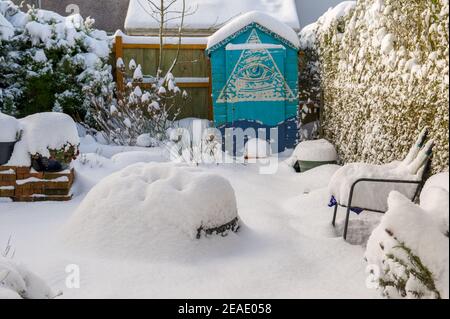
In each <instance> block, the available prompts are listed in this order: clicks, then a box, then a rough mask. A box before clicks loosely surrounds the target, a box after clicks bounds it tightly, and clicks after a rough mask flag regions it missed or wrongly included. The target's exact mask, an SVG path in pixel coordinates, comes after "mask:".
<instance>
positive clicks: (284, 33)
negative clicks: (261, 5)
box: [207, 11, 300, 50]
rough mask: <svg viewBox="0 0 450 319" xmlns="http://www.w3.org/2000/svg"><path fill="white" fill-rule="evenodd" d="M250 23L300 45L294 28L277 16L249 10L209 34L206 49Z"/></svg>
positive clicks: (296, 45)
mask: <svg viewBox="0 0 450 319" xmlns="http://www.w3.org/2000/svg"><path fill="white" fill-rule="evenodd" d="M251 23H257V24H259V25H261V26H262V27H264V28H266V29H268V30H270V31H272V32H274V33H275V34H277V35H279V36H280V37H281V38H283V39H285V40H286V41H288V42H290V43H291V44H292V45H293V46H295V47H296V48H299V47H300V42H299V39H298V36H297V34H296V32H295V31H294V29H292V28H291V27H290V26H288V25H287V24H284V23H283V22H281V21H280V20H278V19H277V18H274V17H272V16H270V15H268V14H265V13H262V12H259V11H251V12H248V13H245V14H242V15H240V16H239V17H236V18H234V19H233V20H231V21H230V22H229V23H227V24H226V25H225V26H223V27H222V28H220V29H219V30H218V31H217V32H216V33H214V34H213V35H212V36H210V37H209V39H208V45H207V50H209V49H211V48H212V47H213V46H215V45H216V44H218V43H220V42H222V41H223V40H225V39H227V38H228V37H230V36H232V35H233V34H235V33H236V32H238V31H239V30H241V29H242V28H245V27H246V26H248V25H249V24H251Z"/></svg>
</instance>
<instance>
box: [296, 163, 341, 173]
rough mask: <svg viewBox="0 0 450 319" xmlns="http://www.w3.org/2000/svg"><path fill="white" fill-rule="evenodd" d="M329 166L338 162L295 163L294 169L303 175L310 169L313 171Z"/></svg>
mask: <svg viewBox="0 0 450 319" xmlns="http://www.w3.org/2000/svg"><path fill="white" fill-rule="evenodd" d="M328 164H336V161H330V162H323V161H322V162H321V161H297V163H295V166H294V168H295V170H296V171H297V172H298V173H303V172H306V171H309V170H310V169H313V168H315V167H318V166H322V165H328Z"/></svg>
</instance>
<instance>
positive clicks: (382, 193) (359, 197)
mask: <svg viewBox="0 0 450 319" xmlns="http://www.w3.org/2000/svg"><path fill="white" fill-rule="evenodd" d="M423 170H424V168H422V169H420V170H419V172H418V173H417V174H416V175H412V174H410V173H409V172H408V169H407V168H406V167H405V166H404V165H402V162H398V161H395V162H392V163H389V164H385V165H372V164H365V163H353V164H347V165H345V166H343V167H342V168H341V169H339V170H338V171H337V172H336V173H335V174H334V175H333V177H332V178H331V181H330V184H329V185H328V189H329V191H330V194H331V195H332V196H334V197H335V199H336V201H337V202H338V203H339V204H341V205H345V206H348V204H349V203H348V200H349V196H350V190H351V187H352V185H353V183H354V182H356V181H357V180H358V179H361V178H374V179H396V180H410V181H420V180H421V178H422V174H423ZM417 186H418V185H417V184H399V183H396V184H394V183H374V182H360V183H358V184H357V186H356V187H355V191H354V193H353V199H352V203H351V206H352V207H359V208H368V209H374V210H379V211H386V210H387V208H388V207H387V198H388V196H389V193H390V192H392V191H394V190H395V191H398V192H400V193H402V194H404V195H405V196H407V197H408V198H409V199H410V200H412V198H413V197H414V194H415V192H416V190H417Z"/></svg>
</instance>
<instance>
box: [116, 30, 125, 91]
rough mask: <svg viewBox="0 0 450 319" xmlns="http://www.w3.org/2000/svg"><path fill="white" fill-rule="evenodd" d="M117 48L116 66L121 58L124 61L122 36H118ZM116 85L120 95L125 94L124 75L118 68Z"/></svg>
mask: <svg viewBox="0 0 450 319" xmlns="http://www.w3.org/2000/svg"><path fill="white" fill-rule="evenodd" d="M115 42H116V46H115V58H116V59H115V62H114V63H115V64H116V62H117V60H118V59H119V58H122V59H123V39H122V36H121V35H116V41H115ZM116 83H117V90H118V93H119V94H122V93H123V89H124V88H123V74H122V72H121V71H120V70H119V69H118V68H117V66H116Z"/></svg>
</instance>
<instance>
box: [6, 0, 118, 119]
mask: <svg viewBox="0 0 450 319" xmlns="http://www.w3.org/2000/svg"><path fill="white" fill-rule="evenodd" d="M93 23H94V21H93V20H92V19H89V18H88V19H86V20H83V18H82V17H81V16H80V15H79V14H74V15H70V16H68V17H63V16H60V15H58V14H56V13H54V12H51V11H46V10H36V9H33V8H31V7H30V8H29V10H28V12H27V13H24V12H22V11H20V8H19V7H18V6H16V5H15V4H13V3H12V2H11V1H2V0H0V25H1V29H0V33H1V34H0V74H1V76H0V110H1V111H2V112H4V113H8V114H11V115H19V116H25V115H28V114H32V113H36V112H44V111H51V110H54V111H64V112H66V113H69V114H70V115H72V116H74V117H75V118H78V119H80V120H84V118H85V116H86V115H88V113H89V108H90V100H89V98H88V97H86V96H85V94H84V93H83V88H85V87H89V88H91V89H92V90H94V91H95V92H96V93H97V95H98V96H99V97H101V96H102V95H104V92H105V91H106V88H108V87H111V86H112V85H113V82H112V74H111V66H110V65H108V59H109V55H110V41H109V39H108V37H107V35H106V33H105V32H103V31H99V30H95V29H93ZM11 27H12V28H13V29H11ZM11 30H12V31H13V32H11Z"/></svg>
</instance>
